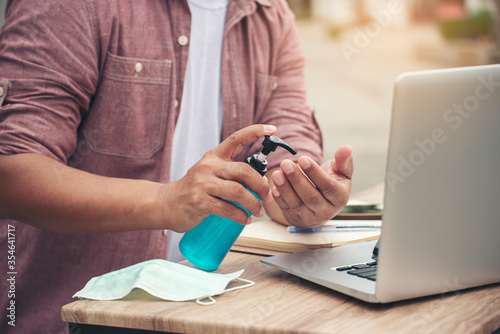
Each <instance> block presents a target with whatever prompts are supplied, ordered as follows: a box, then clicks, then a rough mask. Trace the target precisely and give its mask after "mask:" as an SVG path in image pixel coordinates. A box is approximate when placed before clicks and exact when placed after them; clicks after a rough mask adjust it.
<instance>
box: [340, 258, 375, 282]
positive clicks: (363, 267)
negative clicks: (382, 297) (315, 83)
mask: <svg viewBox="0 0 500 334" xmlns="http://www.w3.org/2000/svg"><path fill="white" fill-rule="evenodd" d="M336 270H337V271H344V272H346V273H348V274H349V275H354V276H358V277H361V278H366V279H369V280H370V281H375V280H376V279H377V261H372V262H367V263H361V264H354V265H352V266H343V267H337V268H336Z"/></svg>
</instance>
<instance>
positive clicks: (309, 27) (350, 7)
mask: <svg viewBox="0 0 500 334" xmlns="http://www.w3.org/2000/svg"><path fill="white" fill-rule="evenodd" d="M287 1H288V3H289V5H290V7H291V8H292V10H293V11H294V12H295V15H296V18H297V25H298V29H299V33H300V36H301V39H302V43H303V47H304V51H305V54H306V58H307V68H306V80H307V87H308V95H309V103H310V104H311V105H313V106H314V107H315V109H316V111H317V115H318V121H319V123H320V125H321V127H322V130H323V135H324V143H325V158H328V159H330V158H332V157H333V155H334V153H335V150H336V149H337V148H338V147H339V146H341V145H343V144H350V145H352V146H353V148H354V159H355V174H354V179H353V193H356V192H359V191H361V190H363V189H366V188H369V187H372V186H375V185H378V184H381V183H382V182H383V180H384V168H385V162H386V153H387V145H388V140H389V123H390V113H391V102H392V91H393V86H394V81H395V79H396V78H397V76H398V75H399V74H401V73H403V72H406V71H415V70H424V69H437V68H445V67H457V66H471V65H481V64H487V63H498V62H500V61H499V59H500V56H499V55H500V51H499V50H500V47H499V45H500V42H499V38H500V31H499V29H500V28H499V25H498V22H499V21H498V17H499V8H500V0H287ZM5 2H6V0H0V13H1V14H0V25H1V24H2V23H3V17H4V7H5ZM443 89H446V87H443Z"/></svg>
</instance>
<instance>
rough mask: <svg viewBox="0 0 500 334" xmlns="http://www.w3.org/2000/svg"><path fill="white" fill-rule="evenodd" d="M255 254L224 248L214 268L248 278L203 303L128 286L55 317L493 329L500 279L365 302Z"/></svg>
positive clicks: (307, 327) (180, 328) (184, 329)
mask: <svg viewBox="0 0 500 334" xmlns="http://www.w3.org/2000/svg"><path fill="white" fill-rule="evenodd" d="M260 258H261V256H258V255H250V254H244V253H237V252H230V253H229V254H228V256H227V257H226V259H225V260H224V262H223V263H222V265H221V267H220V268H219V270H218V271H217V272H220V273H230V272H234V271H237V270H239V269H245V272H244V273H243V274H242V276H241V277H242V278H245V279H249V280H253V281H255V283H256V284H255V285H254V286H253V287H250V288H246V289H241V290H235V291H230V292H227V293H225V294H222V295H220V296H217V297H215V299H216V300H217V303H216V304H214V305H211V306H200V305H198V304H196V303H195V302H194V301H189V302H167V301H162V300H159V299H156V298H152V297H151V296H149V295H147V294H145V293H142V292H140V291H137V290H135V293H134V294H133V295H132V296H129V297H127V298H125V299H124V300H118V301H90V300H79V301H75V302H73V303H70V304H68V305H66V306H64V307H63V308H62V312H61V314H62V319H63V320H64V321H67V322H74V323H81V324H95V325H104V326H114V327H125V328H136V329H146V330H157V331H165V332H176V333H235V334H238V333H328V334H331V333H368V332H373V333H491V332H492V331H494V330H495V329H497V328H499V327H500V284H495V285H490V286H487V287H481V288H474V289H469V290H466V291H458V292H452V293H448V294H443V295H437V296H432V297H425V298H419V299H416V300H410V301H405V302H398V303H391V304H385V305H380V304H375V305H372V304H368V303H365V302H361V301H358V300H356V299H353V298H350V297H347V296H345V295H343V294H340V293H337V292H334V291H332V290H329V289H327V288H324V287H321V286H319V285H316V284H314V283H310V282H308V281H305V280H302V279H299V278H297V277H295V276H292V275H290V274H286V273H283V272H281V271H279V270H277V269H274V268H272V267H269V266H267V265H264V264H262V263H260V262H259V260H260ZM230 284H233V283H230ZM234 285H238V284H237V283H236V284H234ZM230 286H231V285H230Z"/></svg>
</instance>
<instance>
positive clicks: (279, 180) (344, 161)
mask: <svg viewBox="0 0 500 334" xmlns="http://www.w3.org/2000/svg"><path fill="white" fill-rule="evenodd" d="M280 167H281V168H277V169H275V170H274V171H272V181H273V183H274V186H272V188H271V190H272V193H273V197H274V200H275V202H276V204H277V205H278V207H279V209H281V214H282V217H281V216H280V215H279V214H278V213H277V212H276V211H277V210H276V208H274V209H273V208H272V207H271V205H268V206H267V207H266V209H268V214H269V215H270V216H271V217H272V218H273V219H275V220H277V221H280V222H282V223H285V224H289V225H297V226H307V227H316V226H320V225H322V224H323V223H324V222H326V221H327V220H329V219H331V218H333V217H334V216H335V215H336V214H338V213H339V211H340V210H341V209H342V208H343V207H344V206H345V205H346V203H347V201H348V200H349V195H350V193H351V178H352V174H353V170H354V165H353V159H352V148H351V147H350V146H348V145H346V146H342V147H340V148H339V149H338V150H337V152H336V153H335V159H333V160H330V161H327V162H325V163H323V164H322V165H321V167H320V166H319V165H318V164H317V163H316V162H314V161H313V160H312V159H310V158H308V157H305V156H302V157H300V158H299V161H298V166H297V165H296V164H294V163H293V162H292V161H290V160H283V161H282V162H281V165H280ZM283 218H284V219H283Z"/></svg>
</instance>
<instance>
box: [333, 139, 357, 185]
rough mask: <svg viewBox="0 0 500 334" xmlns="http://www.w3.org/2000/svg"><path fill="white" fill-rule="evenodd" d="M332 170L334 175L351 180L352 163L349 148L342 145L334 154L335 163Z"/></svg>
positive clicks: (350, 148)
mask: <svg viewBox="0 0 500 334" xmlns="http://www.w3.org/2000/svg"><path fill="white" fill-rule="evenodd" d="M332 169H333V172H334V173H335V174H336V175H342V176H344V177H345V178H347V179H349V180H351V179H352V174H353V172H354V163H353V159H352V147H351V146H349V145H344V146H342V147H340V148H339V149H338V150H337V152H335V162H334V164H333V165H332Z"/></svg>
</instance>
